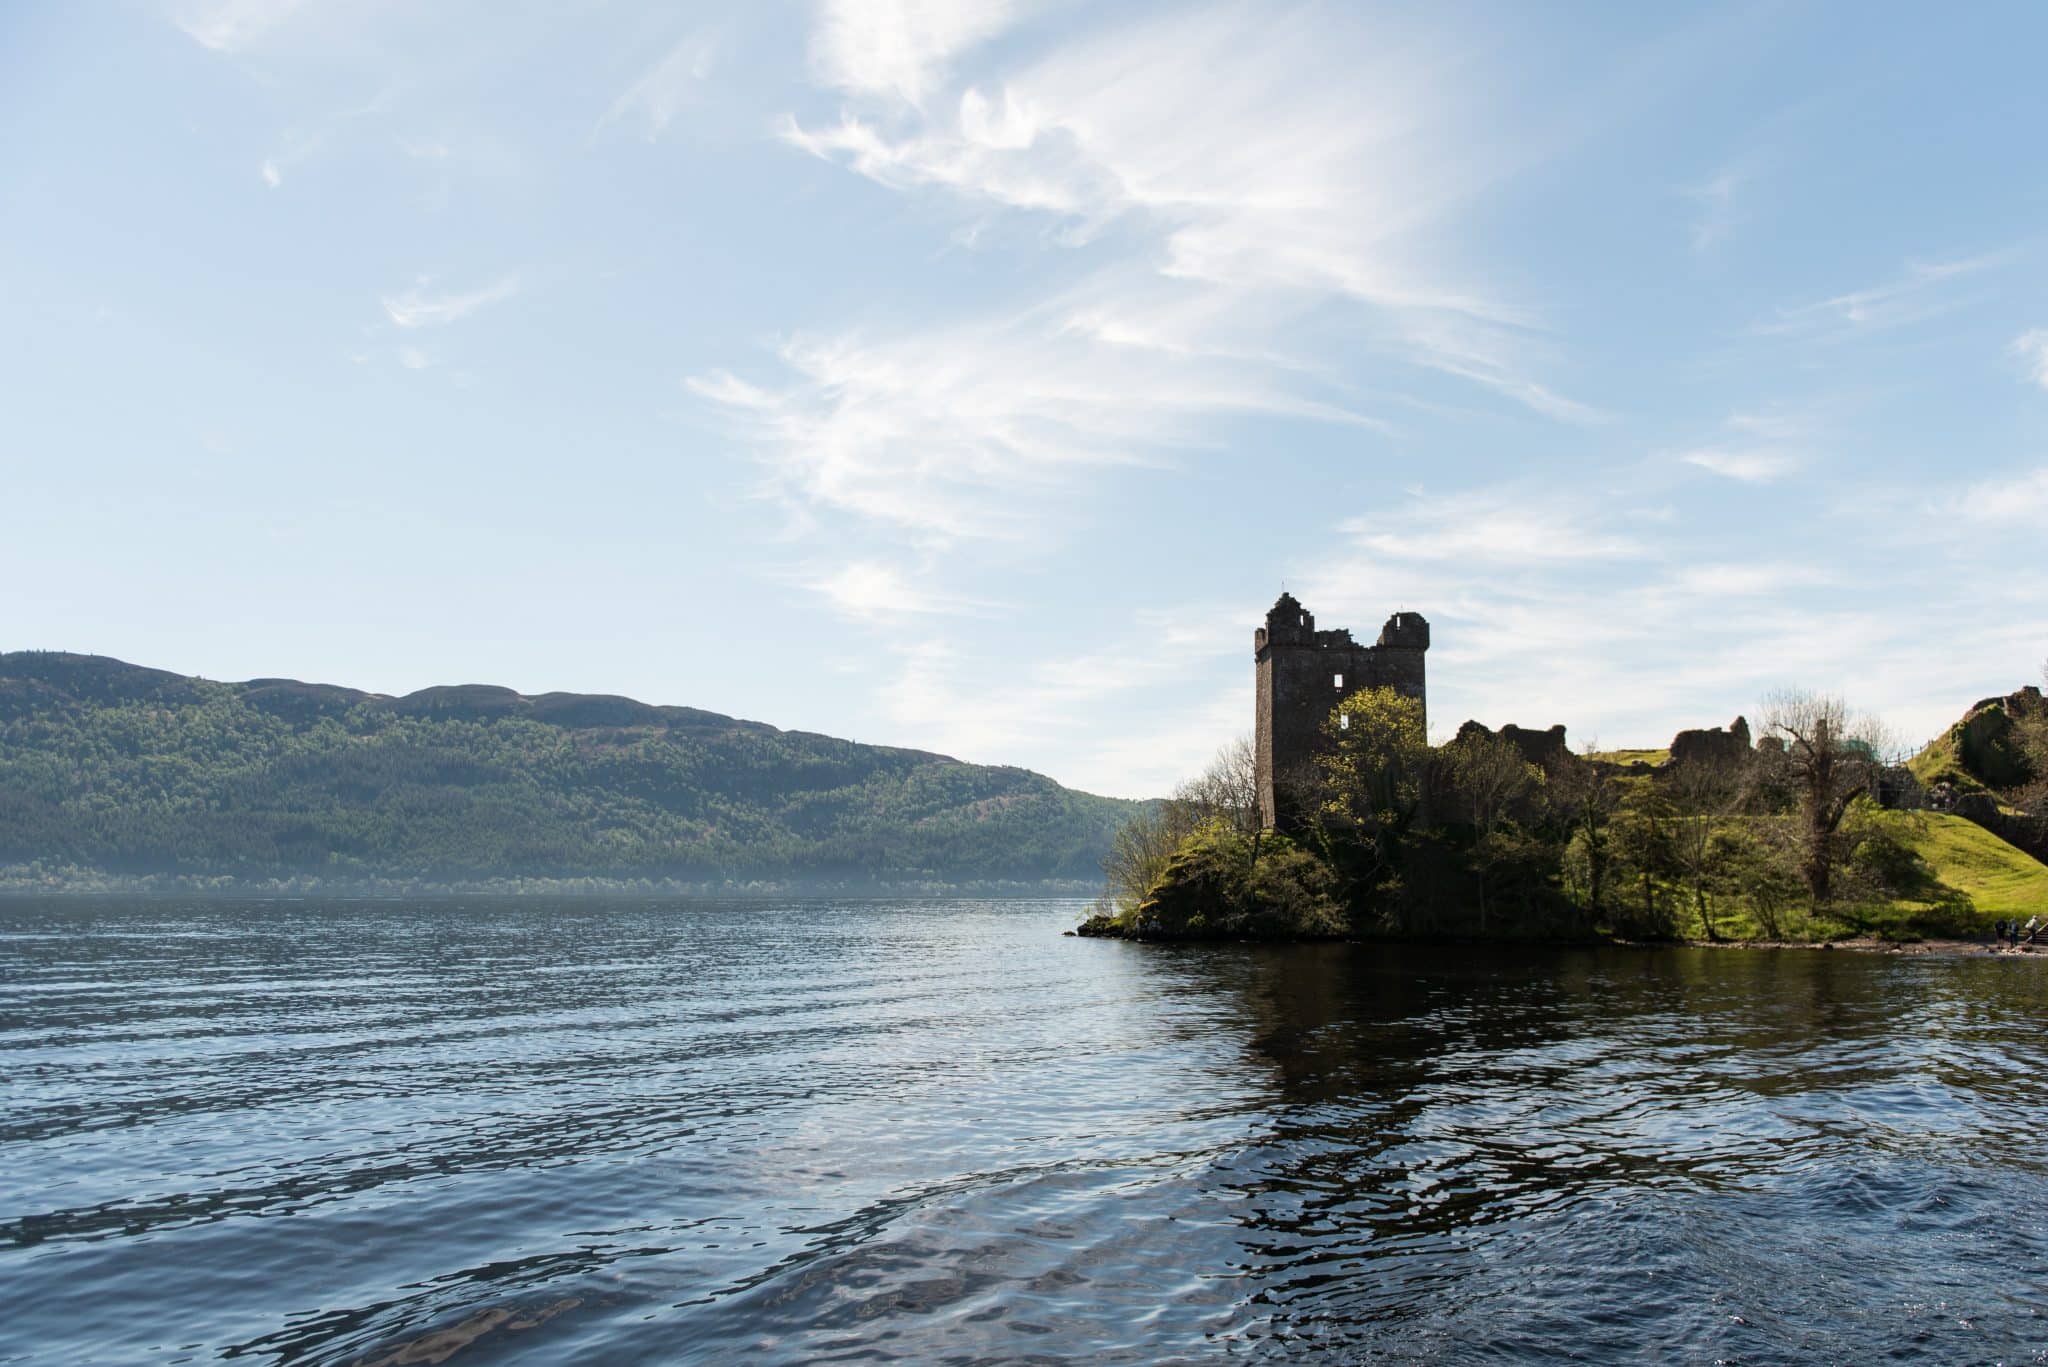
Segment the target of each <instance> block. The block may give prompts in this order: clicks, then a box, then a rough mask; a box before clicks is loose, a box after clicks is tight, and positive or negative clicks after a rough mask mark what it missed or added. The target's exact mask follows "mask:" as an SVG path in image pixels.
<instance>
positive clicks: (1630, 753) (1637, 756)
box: [1586, 750, 1671, 768]
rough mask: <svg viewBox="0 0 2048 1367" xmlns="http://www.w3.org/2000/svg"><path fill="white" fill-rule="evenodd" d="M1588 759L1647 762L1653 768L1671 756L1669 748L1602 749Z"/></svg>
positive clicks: (1605, 761) (1618, 762) (1609, 762)
mask: <svg viewBox="0 0 2048 1367" xmlns="http://www.w3.org/2000/svg"><path fill="white" fill-rule="evenodd" d="M1586 758H1587V759H1592V760H1599V761H1601V762H1602V763H1605V764H1647V765H1649V766H1650V767H1651V768H1655V767H1656V766H1658V765H1660V764H1663V763H1664V762H1666V761H1667V760H1669V759H1670V758H1671V752H1670V751H1669V750H1600V751H1596V752H1594V753H1593V754H1590V755H1587V756H1586Z"/></svg>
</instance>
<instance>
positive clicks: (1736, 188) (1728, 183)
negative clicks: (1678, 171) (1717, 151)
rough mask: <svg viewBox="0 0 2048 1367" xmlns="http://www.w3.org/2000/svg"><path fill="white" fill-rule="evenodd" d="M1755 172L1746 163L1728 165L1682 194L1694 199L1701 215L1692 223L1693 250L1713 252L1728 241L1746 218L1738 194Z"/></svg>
mask: <svg viewBox="0 0 2048 1367" xmlns="http://www.w3.org/2000/svg"><path fill="white" fill-rule="evenodd" d="M1750 178H1751V171H1750V170H1749V169H1748V168H1747V167H1745V166H1739V165H1738V166H1725V167H1723V168H1721V169H1720V170H1719V171H1716V172H1715V173H1714V174H1713V175H1711V176H1709V177H1708V178H1707V179H1706V180H1703V181H1701V182H1700V183H1699V184H1697V185H1688V186H1686V187H1685V188H1684V189H1682V190H1681V191H1680V192H1679V193H1680V194H1682V195H1684V196H1685V198H1686V199H1688V200H1690V201H1692V203H1693V205H1694V206H1695V208H1696V210H1697V217H1695V218H1694V219H1693V224H1692V249H1693V250H1694V251H1696V252H1708V251H1712V250H1713V249H1714V248H1715V247H1718V246H1720V245H1721V243H1722V242H1724V241H1726V240H1727V238H1728V235H1729V234H1730V233H1732V232H1734V231H1735V229H1736V228H1737V227H1738V226H1740V225H1741V223H1742V221H1743V211H1742V206H1741V204H1740V202H1739V200H1738V195H1739V193H1740V192H1741V190H1742V188H1743V187H1744V186H1745V185H1747V184H1748V183H1749V180H1750Z"/></svg>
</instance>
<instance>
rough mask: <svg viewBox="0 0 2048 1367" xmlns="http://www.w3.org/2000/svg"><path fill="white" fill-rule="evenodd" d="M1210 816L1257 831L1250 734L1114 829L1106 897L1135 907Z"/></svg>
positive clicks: (1237, 827) (1107, 861)
mask: <svg viewBox="0 0 2048 1367" xmlns="http://www.w3.org/2000/svg"><path fill="white" fill-rule="evenodd" d="M1211 821H1220V822H1222V823H1223V824H1225V825H1226V826H1229V827H1230V828H1232V829H1233V830H1238V831H1243V832H1245V833H1246V834H1249V835H1253V836H1256V835H1257V833H1258V831H1259V828H1260V820H1259V777H1258V767H1257V762H1256V754H1255V752H1254V751H1253V749H1252V742H1251V739H1250V737H1246V736H1240V737H1239V738H1238V739H1236V740H1234V741H1232V742H1230V744H1228V745H1226V746H1224V747H1223V748H1222V749H1221V750H1218V751H1217V752H1216V757H1215V758H1214V759H1212V760H1210V761H1209V767H1208V768H1206V769H1204V770H1203V771H1202V772H1201V773H1200V774H1199V775H1197V776H1196V777H1194V778H1191V779H1189V780H1187V781H1186V782H1185V783H1182V784H1181V785H1180V786H1179V787H1178V788H1176V789H1174V791H1173V796H1172V797H1169V798H1167V799H1165V800H1164V801H1162V802H1160V803H1158V804H1157V805H1155V806H1153V807H1152V808H1150V809H1149V810H1147V811H1144V812H1141V813H1139V814H1138V815H1137V816H1135V817H1132V818H1131V819H1130V820H1129V821H1127V822H1125V823H1124V824H1123V825H1122V826H1121V827H1119V828H1118V829H1117V833H1116V835H1115V836H1114V837H1113V838H1112V839H1111V841H1110V846H1109V853H1108V854H1106V855H1104V856H1103V859H1102V873H1103V876H1104V878H1105V879H1106V880H1107V882H1108V886H1107V888H1106V889H1105V890H1104V896H1105V898H1106V900H1107V901H1108V902H1109V903H1110V904H1112V905H1113V906H1116V907H1119V908H1122V909H1125V910H1128V909H1130V908H1132V907H1135V906H1137V905H1138V903H1140V902H1142V901H1143V900H1144V899H1145V895H1146V894H1147V893H1149V892H1150V891H1151V890H1152V887H1153V885H1154V884H1155V883H1157V882H1158V881H1159V876H1160V874H1161V873H1163V872H1165V870H1166V864H1167V861H1168V860H1170V859H1172V858H1173V854H1174V851H1175V850H1178V849H1179V848H1180V846H1181V842H1182V841H1184V840H1186V839H1187V838H1188V836H1189V834H1190V833H1192V832H1193V831H1194V830H1195V829H1196V828H1197V827H1199V826H1202V825H1205V824H1207V823H1208V822H1211ZM1254 857H1255V858H1256V847H1255V849H1254Z"/></svg>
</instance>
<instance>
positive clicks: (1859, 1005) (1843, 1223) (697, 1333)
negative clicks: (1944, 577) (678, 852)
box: [0, 898, 2048, 1364]
mask: <svg viewBox="0 0 2048 1367" xmlns="http://www.w3.org/2000/svg"><path fill="white" fill-rule="evenodd" d="M1080 911H1081V907H1080V904H1078V903H1073V902H1046V901H919V902H877V901H843V902H832V901H802V902H799V901H791V902H779V903H778V902H748V903H708V902H676V901H660V902H656V901H604V900H586V901H548V900H543V899H538V898H526V899H513V900H500V901H485V900H467V901H463V900H417V901H403V900H400V901H356V902H338V901H331V902H321V901H290V902H283V901H279V902H265V903H253V902H239V903H236V902H230V903H214V904H202V903H195V902H182V901H167V900H154V901H144V900H134V901H89V900H78V899H50V900H30V899H16V900H13V901H8V902H0V1085H4V1093H0V1362H10V1363H12V1362H37V1363H42V1362H50V1363H67V1364H68V1363H88V1362H107V1363H136V1362H200V1361H213V1360H216V1359H222V1358H234V1359H241V1360H252V1361H256V1362H290V1363H343V1362H349V1363H365V1364H368V1363H378V1364H402V1363H415V1362H444V1361H445V1362H453V1363H459V1364H470V1363H499V1362H534V1363H553V1362H572V1361H573V1362H604V1363H610V1362H618V1363H657V1362H728V1361H739V1360H745V1361H760V1362H858V1361H886V1360H910V1361H917V1362H972V1361H1005V1362H1010V1361H1046V1362H1056V1361H1075V1360H1081V1361H1088V1362H1154V1361H1183V1360H1193V1361H1201V1360H1208V1359H1233V1358H1235V1359H1244V1360H1265V1359H1270V1358H1281V1357H1287V1358H1296V1357H1319V1358H1323V1359H1327V1360H1331V1361H1353V1360H1363V1359H1375V1360H1392V1361H1404V1360H1424V1361H1437V1360H1445V1359H1456V1360H1460V1361H1466V1360H1495V1361H1524V1360H1584V1361H1641V1362H1672V1361H1685V1362H1742V1363H1763V1362H1843V1363H1867V1362H1877V1361H1889V1360H1897V1361H1912V1360H1925V1361H1939V1362H1996V1361H2003V1362H2014V1361H2031V1360H2040V1359H2041V1358H2042V1357H2043V1356H2044V1351H2048V1085H2044V1083H2043V1081H2042V1069H2043V1063H2044V1048H2043V1046H2044V1043H2048V1040H2044V1032H2048V959H2034V958H2021V957H1992V956H1988V955H1983V956H1960V957H1938V956H1921V957H1915V956H1905V955H1872V954H1855V953H1848V952H1838V951H1818V950H1800V951H1772V952H1763V951H1757V952H1738V951H1725V950H1723V951H1713V950H1688V949H1670V950H1655V951H1645V950H1597V951H1596V950H1532V949H1513V948H1500V949H1474V948H1418V947H1371V946H1342V945H1311V946H1269V947H1250V946H1184V947H1165V946H1138V945H1127V944H1119V943H1107V942H1098V941H1090V940H1077V939H1072V938H1066V937H1063V936H1062V934H1061V932H1062V931H1063V930H1064V929H1065V928H1067V927H1068V926H1070V925H1072V924H1073V923H1074V922H1075V921H1076V920H1077V919H1078V917H1079V914H1080Z"/></svg>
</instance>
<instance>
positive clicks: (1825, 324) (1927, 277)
mask: <svg viewBox="0 0 2048 1367" xmlns="http://www.w3.org/2000/svg"><path fill="white" fill-rule="evenodd" d="M2013 259H2014V253H2012V252H2011V251H1998V252H1986V253H1983V254H1981V255H1977V256H1964V257H1955V258H1952V259H1949V260H1945V261H1931V262H1917V261H1916V262H1909V263H1907V266H1906V269H1905V271H1904V272H1903V273H1901V274H1900V275H1898V276H1895V277H1894V278H1892V279H1890V280H1887V281H1885V282H1884V283H1882V284H1878V285H1872V286H1870V287H1869V288H1867V289H1860V290H1852V291H1851V292H1849V293H1847V294H1838V295H1835V296H1834V297H1833V298H1829V299H1822V300H1818V301H1817V302H1814V303H1811V304H1800V305H1798V306H1796V307H1793V308H1786V309H1780V310H1779V311H1778V316H1777V318H1776V319H1774V320H1772V321H1770V322H1768V323H1764V324H1762V325H1760V327H1759V328H1758V331H1760V332H1763V333H1767V334H1772V335H1778V336H1787V335H1791V336H1803V337H1809V338H1815V339H1830V338H1842V337H1848V336H1853V335H1856V334H1859V333H1870V332H1876V331H1881V330H1883V329H1886V328H1895V327H1904V326H1906V325H1909V324H1912V323H1919V322H1924V321H1926V320H1927V319H1929V318H1934V317H1938V316H1940V315H1941V314H1944V313H1947V312H1949V311H1950V310H1952V309H1954V308H1956V307H1957V305H1958V304H1959V302H1960V300H1959V299H1958V298H1957V297H1956V296H1955V295H1954V293H1953V291H1952V289H1951V288H1950V287H1951V286H1953V285H1954V284H1955V282H1957V281H1960V280H1964V279H1967V278H1969V277H1971V276H1976V275H1980V274H1982V273H1983V272H1985V271H1988V270H1992V269H1994V268H1996V267H1999V266H2004V265H2007V264H2009V263H2010V262H2011V261H2012V260H2013Z"/></svg>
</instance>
